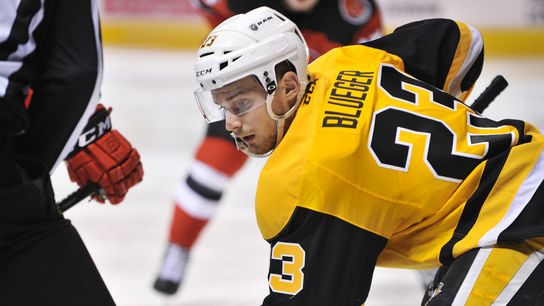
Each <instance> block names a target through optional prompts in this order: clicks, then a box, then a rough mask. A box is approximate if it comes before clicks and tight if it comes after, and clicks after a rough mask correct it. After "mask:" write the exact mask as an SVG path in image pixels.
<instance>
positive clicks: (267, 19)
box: [249, 16, 274, 31]
mask: <svg viewBox="0 0 544 306" xmlns="http://www.w3.org/2000/svg"><path fill="white" fill-rule="evenodd" d="M272 18H274V17H272V16H268V17H266V18H264V19H263V20H261V21H257V22H256V23H252V24H251V25H250V26H249V28H250V29H251V30H253V31H257V30H259V26H260V25H263V23H265V22H267V21H269V20H272Z"/></svg>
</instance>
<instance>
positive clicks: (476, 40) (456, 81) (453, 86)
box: [448, 24, 484, 98]
mask: <svg viewBox="0 0 544 306" xmlns="http://www.w3.org/2000/svg"><path fill="white" fill-rule="evenodd" d="M467 26H468V28H469V29H470V33H471V37H472V40H471V45H470V48H469V50H468V55H467V56H466V57H465V60H464V61H463V65H461V68H459V71H458V72H457V74H456V75H455V76H454V77H453V79H452V80H451V82H450V84H449V86H448V93H449V94H451V95H453V96H454V97H456V98H459V96H460V95H461V82H462V81H463V79H464V78H465V76H466V75H467V73H468V71H469V70H470V68H472V65H474V62H475V61H476V60H477V59H478V55H479V54H480V52H481V51H482V48H483V47H484V41H483V39H482V35H481V34H480V32H479V31H478V30H476V29H475V28H474V27H472V26H471V25H469V24H467Z"/></svg>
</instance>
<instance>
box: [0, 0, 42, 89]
mask: <svg viewBox="0 0 544 306" xmlns="http://www.w3.org/2000/svg"><path fill="white" fill-rule="evenodd" d="M20 2H21V0H15V1H10V0H2V1H0V21H1V23H0V42H5V41H6V40H7V39H8V38H9V34H10V33H11V30H12V28H13V25H14V22H15V19H16V17H17V16H16V14H17V7H18V6H19V4H20ZM43 4H44V0H41V1H40V10H38V12H37V13H36V14H35V15H34V16H33V17H32V19H31V21H30V25H29V27H28V33H29V35H28V36H29V39H28V41H26V42H25V43H24V44H19V45H18V46H17V50H16V51H15V52H14V53H12V54H10V55H9V56H8V59H7V61H0V97H3V96H5V95H6V89H7V87H8V78H9V77H10V76H11V75H12V74H13V73H14V72H16V71H17V70H19V69H21V66H22V65H23V59H24V58H25V57H26V56H27V55H28V54H30V53H31V52H32V51H34V49H36V40H35V39H34V36H33V35H32V33H33V32H34V30H36V28H37V27H38V25H39V24H40V22H42V20H43V14H44V12H43Z"/></svg>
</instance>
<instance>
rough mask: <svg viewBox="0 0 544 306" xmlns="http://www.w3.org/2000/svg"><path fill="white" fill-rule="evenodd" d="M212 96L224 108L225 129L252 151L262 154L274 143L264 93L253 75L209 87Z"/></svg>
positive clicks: (271, 124) (273, 132) (274, 136)
mask: <svg viewBox="0 0 544 306" xmlns="http://www.w3.org/2000/svg"><path fill="white" fill-rule="evenodd" d="M212 96H213V100H214V102H215V103H216V104H218V105H220V106H221V107H223V108H224V110H225V118H226V124H225V127H226V129H227V130H228V131H230V132H232V133H233V134H234V136H235V137H237V138H239V139H240V140H241V141H243V142H244V143H245V144H246V146H247V147H248V149H249V150H250V151H251V152H252V153H254V154H265V153H267V152H269V151H270V150H272V149H273V148H274V146H275V144H276V123H275V121H274V120H272V118H270V116H269V115H268V112H267V111H266V103H265V102H266V98H267V94H266V92H265V90H264V89H263V88H262V86H261V85H260V84H259V82H258V81H257V80H256V79H255V77H253V76H248V77H245V78H243V79H240V80H238V81H236V82H234V83H231V84H228V85H226V86H223V87H221V88H219V89H216V90H213V91H212Z"/></svg>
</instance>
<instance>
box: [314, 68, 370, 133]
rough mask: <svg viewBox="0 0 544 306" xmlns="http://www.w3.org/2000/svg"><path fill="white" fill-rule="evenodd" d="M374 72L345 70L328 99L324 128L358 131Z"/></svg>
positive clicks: (335, 82)
mask: <svg viewBox="0 0 544 306" xmlns="http://www.w3.org/2000/svg"><path fill="white" fill-rule="evenodd" d="M373 80H374V72H363V71H357V70H343V71H340V72H339V73H338V75H337V76H336V79H335V81H334V85H333V87H332V89H331V93H330V95H329V96H328V97H327V104H326V106H325V113H324V116H323V122H322V125H321V126H322V127H324V128H348V129H356V128H357V124H358V123H359V117H360V116H361V113H362V108H363V106H364V102H365V100H366V98H367V92H368V90H369V89H370V86H371V85H372V82H373Z"/></svg>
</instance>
